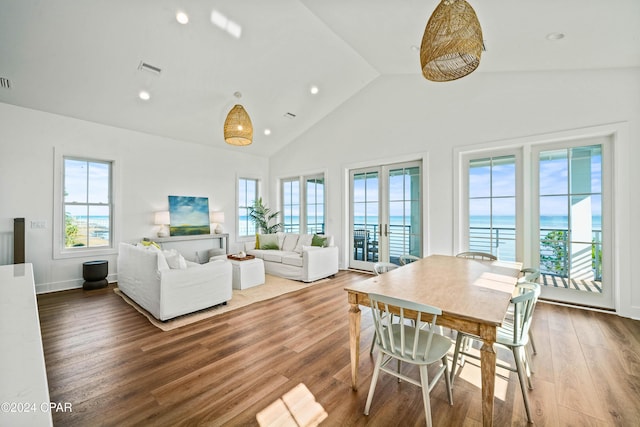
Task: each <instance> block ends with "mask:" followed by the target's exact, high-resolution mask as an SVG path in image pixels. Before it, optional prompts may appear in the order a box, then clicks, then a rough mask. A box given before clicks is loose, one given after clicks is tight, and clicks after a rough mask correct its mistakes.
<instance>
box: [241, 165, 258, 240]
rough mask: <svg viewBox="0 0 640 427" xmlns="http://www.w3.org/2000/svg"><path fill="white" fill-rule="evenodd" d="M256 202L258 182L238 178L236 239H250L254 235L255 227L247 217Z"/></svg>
mask: <svg viewBox="0 0 640 427" xmlns="http://www.w3.org/2000/svg"><path fill="white" fill-rule="evenodd" d="M256 200H258V180H257V179H251V178H240V179H239V180H238V237H250V236H255V234H256V225H255V224H254V223H253V222H252V221H251V219H250V217H249V212H250V211H251V207H252V206H253V202H255V201H256Z"/></svg>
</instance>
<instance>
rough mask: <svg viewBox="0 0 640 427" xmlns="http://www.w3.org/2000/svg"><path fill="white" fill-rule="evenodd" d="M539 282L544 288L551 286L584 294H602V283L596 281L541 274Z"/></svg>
mask: <svg viewBox="0 0 640 427" xmlns="http://www.w3.org/2000/svg"><path fill="white" fill-rule="evenodd" d="M538 282H539V283H540V284H541V285H542V286H549V287H553V288H566V289H574V290H577V291H584V292H597V293H602V282H600V281H596V280H575V279H567V278H566V277H560V276H555V275H552V274H541V275H540V279H539V280H538Z"/></svg>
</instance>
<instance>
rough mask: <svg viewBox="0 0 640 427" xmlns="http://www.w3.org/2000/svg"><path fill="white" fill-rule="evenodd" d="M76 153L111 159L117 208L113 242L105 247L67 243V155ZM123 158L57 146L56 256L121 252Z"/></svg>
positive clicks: (109, 160)
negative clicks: (65, 223) (65, 244)
mask: <svg viewBox="0 0 640 427" xmlns="http://www.w3.org/2000/svg"><path fill="white" fill-rule="evenodd" d="M65 157H74V158H77V159H84V160H89V161H91V160H96V161H100V162H110V163H111V202H112V207H113V210H112V212H111V244H110V246H109V247H103V248H74V249H67V248H65V247H64V240H65V235H64V227H63V225H62V224H63V221H64V215H63V211H64V188H63V186H64V176H63V175H64V158H65ZM119 165H120V161H119V160H118V159H117V158H114V156H112V155H96V154H95V153H91V154H88V153H82V152H80V153H79V152H78V150H75V151H66V150H65V149H64V148H60V147H54V175H53V188H54V195H53V258H54V259H72V258H88V257H94V256H104V255H114V254H117V253H118V242H120V240H121V238H120V230H121V221H120V218H121V216H120V208H119V207H120V205H121V203H120V181H119V177H120V170H119Z"/></svg>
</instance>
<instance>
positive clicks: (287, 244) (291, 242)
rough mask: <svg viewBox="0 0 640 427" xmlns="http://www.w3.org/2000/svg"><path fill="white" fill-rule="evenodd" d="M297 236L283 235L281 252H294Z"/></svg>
mask: <svg viewBox="0 0 640 427" xmlns="http://www.w3.org/2000/svg"><path fill="white" fill-rule="evenodd" d="M298 237H299V235H298V234H288V233H287V234H285V235H284V242H283V243H282V250H283V251H287V252H294V251H295V250H296V245H297V244H298Z"/></svg>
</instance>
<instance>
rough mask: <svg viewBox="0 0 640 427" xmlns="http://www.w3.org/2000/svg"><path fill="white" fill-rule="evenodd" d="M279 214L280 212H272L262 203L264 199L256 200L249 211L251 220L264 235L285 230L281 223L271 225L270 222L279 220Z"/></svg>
mask: <svg viewBox="0 0 640 427" xmlns="http://www.w3.org/2000/svg"><path fill="white" fill-rule="evenodd" d="M279 214H280V212H272V211H271V209H270V208H268V207H266V206H265V205H264V203H262V197H260V198H258V200H255V201H254V202H253V206H251V208H250V210H249V218H250V219H251V221H252V222H253V223H254V224H255V225H256V227H257V228H258V230H260V232H262V234H273V233H275V232H277V231H280V230H281V229H282V228H283V226H284V224H282V223H281V222H278V223H275V224H271V225H269V223H270V222H272V221H273V220H276V219H277V217H278V215H279Z"/></svg>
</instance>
